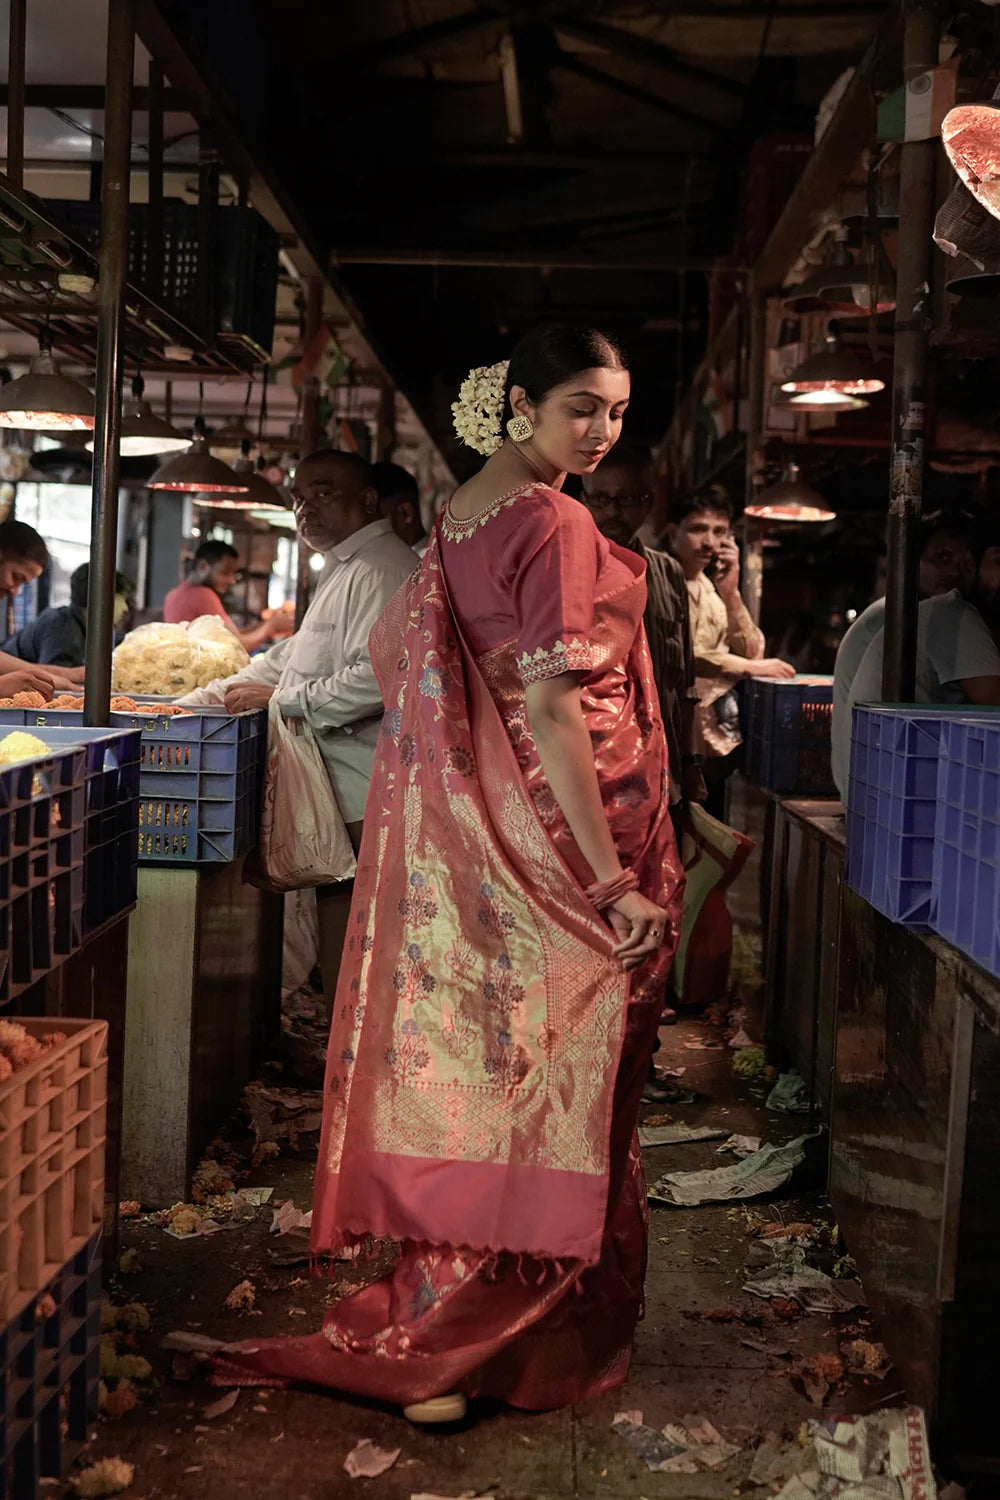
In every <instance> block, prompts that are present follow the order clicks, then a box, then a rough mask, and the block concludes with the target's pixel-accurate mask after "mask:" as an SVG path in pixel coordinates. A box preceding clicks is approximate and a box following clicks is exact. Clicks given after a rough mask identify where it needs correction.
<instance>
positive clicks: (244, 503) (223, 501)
mask: <svg viewBox="0 0 1000 1500" xmlns="http://www.w3.org/2000/svg"><path fill="white" fill-rule="evenodd" d="M213 441H214V439H213ZM241 447H242V449H243V451H242V453H241V454H240V457H239V458H238V459H237V460H236V461H235V463H234V464H233V473H234V474H236V475H237V476H238V477H239V479H240V482H241V483H242V484H243V485H244V486H245V489H244V491H243V493H242V494H239V495H222V496H220V497H219V498H218V499H213V497H212V496H211V495H208V496H207V497H206V504H208V505H213V506H215V508H216V509H218V510H250V511H287V510H288V509H289V505H288V501H287V500H286V499H285V497H284V495H283V494H282V493H281V491H280V490H279V489H278V488H277V486H276V485H273V484H272V483H271V481H270V480H269V479H265V478H264V476H263V474H262V473H261V472H260V470H259V469H258V468H257V467H256V466H255V465H254V463H253V461H252V459H251V458H250V444H249V442H248V440H247V439H246V438H244V439H243V441H242V444H241Z"/></svg>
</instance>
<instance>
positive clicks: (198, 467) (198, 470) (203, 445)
mask: <svg viewBox="0 0 1000 1500" xmlns="http://www.w3.org/2000/svg"><path fill="white" fill-rule="evenodd" d="M149 488H150V489H151V490H175V491H178V492H179V493H182V494H202V493H204V494H206V495H246V493H247V485H246V482H245V479H244V476H242V475H240V474H237V473H236V472H235V471H234V470H233V469H231V468H230V467H229V465H228V464H224V463H223V462H222V460H221V458H214V457H213V456H212V454H211V453H209V451H208V442H207V440H206V438H205V437H204V436H203V435H202V434H201V433H199V434H198V435H197V436H196V437H195V440H194V442H193V443H192V444H191V446H190V448H188V449H187V451H186V452H185V453H178V454H176V456H175V457H173V458H168V459H167V460H166V461H165V462H164V463H162V464H161V465H160V467H159V468H158V469H157V470H156V473H155V474H154V475H153V477H152V479H151V480H150V481H149Z"/></svg>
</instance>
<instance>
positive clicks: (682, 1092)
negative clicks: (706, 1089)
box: [656, 1078, 697, 1104]
mask: <svg viewBox="0 0 1000 1500" xmlns="http://www.w3.org/2000/svg"><path fill="white" fill-rule="evenodd" d="M656 1087H657V1089H658V1090H659V1091H660V1093H661V1094H662V1095H663V1099H662V1101H660V1102H662V1103H664V1104H693V1103H694V1101H695V1099H696V1098H697V1095H696V1094H695V1091H694V1089H688V1088H684V1087H683V1086H682V1085H681V1084H679V1083H674V1082H673V1080H672V1079H670V1078H659V1079H657V1084H656Z"/></svg>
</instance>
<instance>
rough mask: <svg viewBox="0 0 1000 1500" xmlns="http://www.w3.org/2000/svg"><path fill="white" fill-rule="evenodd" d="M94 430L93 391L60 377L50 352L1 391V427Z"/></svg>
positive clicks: (54, 430) (66, 430) (38, 429)
mask: <svg viewBox="0 0 1000 1500" xmlns="http://www.w3.org/2000/svg"><path fill="white" fill-rule="evenodd" d="M93 426H94V393H93V391H88V389H87V387H86V386H85V385H81V384H80V382H79V381H78V380H71V379H70V378H69V376H68V375H61V374H60V373H59V366H58V365H57V364H56V361H55V360H54V359H53V358H52V355H51V354H50V353H49V351H48V350H47V349H43V350H42V351H41V352H40V353H39V354H36V355H35V358H34V359H33V360H32V361H31V369H30V371H29V372H28V374H27V375H20V376H18V378H17V380H10V381H8V382H7V384H6V385H5V386H3V388H2V389H0V427H17V428H23V429H25V430H27V431H32V432H78V431H80V430H82V429H84V430H85V429H93Z"/></svg>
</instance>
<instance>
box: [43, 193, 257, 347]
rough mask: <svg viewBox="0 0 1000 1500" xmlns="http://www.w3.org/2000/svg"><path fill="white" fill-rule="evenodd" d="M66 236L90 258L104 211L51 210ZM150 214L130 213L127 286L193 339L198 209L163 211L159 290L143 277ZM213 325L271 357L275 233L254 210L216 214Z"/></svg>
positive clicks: (66, 206)
mask: <svg viewBox="0 0 1000 1500" xmlns="http://www.w3.org/2000/svg"><path fill="white" fill-rule="evenodd" d="M49 208H50V209H51V211H52V213H53V215H55V216H56V217H58V218H59V219H60V220H61V221H62V223H63V225H64V226H65V228H66V229H67V230H68V231H69V232H70V234H71V235H72V236H73V238H75V239H76V240H78V241H79V242H81V243H82V244H84V245H86V246H87V248H88V249H90V250H92V251H93V252H94V253H95V254H96V253H97V250H98V248H99V243H100V235H101V205H100V204H99V203H90V202H83V201H78V200H74V199H62V200H60V201H59V202H54V203H50V204H49ZM148 217H149V209H148V206H147V205H146V204H144V203H133V204H132V205H131V206H130V207H129V226H128V279H129V281H130V282H132V283H133V284H134V285H136V286H138V287H140V288H141V289H142V290H143V291H145V292H147V293H148V294H149V295H150V296H151V297H152V298H153V300H154V301H156V302H159V303H161V305H162V306H164V307H166V308H167V310H168V311H170V312H173V313H174V314H175V315H176V316H177V317H178V318H180V320H181V321H182V322H183V323H185V324H187V325H188V326H189V327H191V328H193V329H195V330H196V331H198V332H203V331H205V330H201V329H199V327H198V321H199V317H200V312H201V309H200V307H199V301H198V246H199V210H198V206H197V204H191V203H184V202H182V201H181V200H180V199H176V198H168V199H167V200H166V201H165V202H164V204H163V285H162V287H151V286H149V285H148V276H147V235H148V229H147V226H148ZM215 234H216V264H215V287H214V294H215V321H216V327H215V328H214V329H211V330H208V332H209V333H210V334H211V335H213V336H214V335H216V334H218V335H219V336H221V337H222V338H224V339H232V340H234V341H237V342H239V343H241V344H244V345H246V346H247V347H249V348H250V349H251V350H252V351H254V352H256V353H257V354H258V355H259V356H260V357H263V358H266V357H268V356H269V355H270V353H271V346H272V344H273V343H274V311H275V302H276V298H277V293H278V251H279V249H280V247H281V241H280V237H279V235H278V234H277V231H276V230H274V229H272V228H271V226H270V224H268V222H267V220H266V219H262V218H261V216H260V214H259V213H257V212H256V210H255V209H252V208H240V207H237V206H233V207H226V208H219V209H218V210H217V211H216V218H215Z"/></svg>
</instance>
